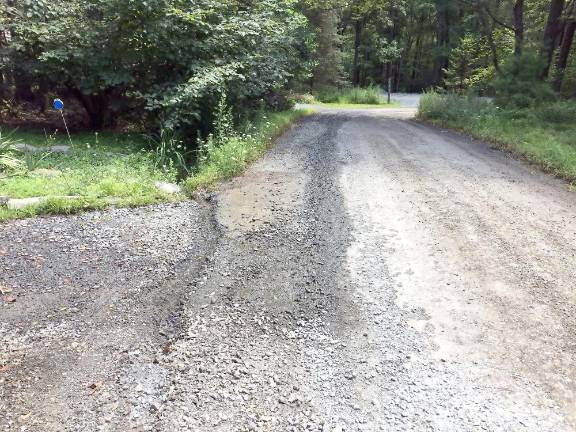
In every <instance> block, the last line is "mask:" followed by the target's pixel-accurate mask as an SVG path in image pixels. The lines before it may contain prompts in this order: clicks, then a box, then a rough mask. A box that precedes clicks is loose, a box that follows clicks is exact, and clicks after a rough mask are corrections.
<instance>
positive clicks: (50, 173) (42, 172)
mask: <svg viewBox="0 0 576 432" xmlns="http://www.w3.org/2000/svg"><path fill="white" fill-rule="evenodd" d="M32 174H36V175H39V176H42V177H48V178H54V177H58V176H60V175H62V171H59V170H55V169H48V168H38V169H35V170H34V171H32Z"/></svg>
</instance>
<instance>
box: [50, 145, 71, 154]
mask: <svg viewBox="0 0 576 432" xmlns="http://www.w3.org/2000/svg"><path fill="white" fill-rule="evenodd" d="M50 150H51V151H52V152H54V153H64V154H67V153H70V146H67V145H55V146H52V147H50Z"/></svg>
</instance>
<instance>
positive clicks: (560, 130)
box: [418, 93, 576, 183]
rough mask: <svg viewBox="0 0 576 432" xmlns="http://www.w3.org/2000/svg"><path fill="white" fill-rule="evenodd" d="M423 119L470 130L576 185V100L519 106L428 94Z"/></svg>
mask: <svg viewBox="0 0 576 432" xmlns="http://www.w3.org/2000/svg"><path fill="white" fill-rule="evenodd" d="M418 116H419V118H421V119H423V120H427V121H431V122H433V123H435V124H437V125H440V126H443V127H448V128H452V129H456V130H460V131H463V132H466V133H468V134H470V135H472V136H474V137H476V138H480V139H484V140H487V141H489V142H492V143H494V144H495V145H497V146H498V147H500V148H503V149H505V150H507V151H511V152H513V153H515V154H518V155H521V156H523V157H524V158H526V159H527V160H529V161H530V162H532V163H535V164H537V165H539V166H540V167H542V168H544V169H545V170H547V171H549V172H552V173H554V174H556V175H558V176H559V177H562V178H564V179H566V180H568V181H570V182H572V183H576V102H574V101H555V102H546V103H544V102H542V103H534V104H532V105H531V106H528V107H524V108H518V107H513V106H506V105H502V104H499V103H498V102H495V103H493V102H491V101H486V100H482V99H479V98H472V97H466V96H459V95H454V94H445V95H441V94H437V93H428V94H425V95H423V97H422V99H421V101H420V107H419V111H418Z"/></svg>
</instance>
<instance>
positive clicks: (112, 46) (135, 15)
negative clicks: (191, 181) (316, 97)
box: [6, 0, 309, 132]
mask: <svg viewBox="0 0 576 432" xmlns="http://www.w3.org/2000/svg"><path fill="white" fill-rule="evenodd" d="M6 28H7V29H9V31H10V32H11V33H12V34H13V35H14V37H13V38H12V41H11V43H10V45H9V46H8V48H7V50H6V54H7V57H6V58H8V59H9V65H8V67H11V68H16V69H17V70H18V71H19V73H21V74H22V76H23V77H25V78H26V80H27V81H28V82H30V83H32V84H33V85H34V86H36V85H38V86H40V87H41V88H46V89H48V88H49V89H50V90H53V91H54V90H61V91H65V92H66V93H71V94H73V95H74V96H75V97H76V98H78V100H80V101H81V103H82V104H83V105H84V107H85V108H86V110H87V111H88V114H89V115H90V119H91V121H92V126H93V127H95V128H100V127H102V126H107V125H113V124H114V122H115V120H116V119H117V118H118V116H120V115H122V116H123V117H125V118H128V119H130V118H132V119H133V120H136V119H138V120H142V113H145V116H144V120H145V122H146V125H147V127H148V128H151V129H154V128H158V129H160V128H161V127H164V128H167V129H170V130H172V131H177V130H178V129H185V132H189V131H190V129H195V128H200V129H202V128H203V127H204V126H205V125H206V124H207V123H208V122H209V120H210V119H209V118H206V113H211V112H212V109H211V107H213V105H214V104H215V103H216V102H217V96H218V94H219V93H220V92H221V91H222V89H227V91H228V94H229V96H230V100H231V102H232V103H233V104H234V105H235V106H237V107H240V106H242V107H244V106H251V104H258V103H259V101H260V100H261V99H262V98H264V97H265V96H267V95H269V94H270V93H274V92H278V91H280V89H282V88H283V87H284V86H285V85H286V84H287V83H288V81H289V80H291V79H293V78H295V77H297V76H299V74H305V72H306V71H305V70H303V69H302V65H301V62H300V61H299V58H300V53H301V51H300V48H301V46H302V45H303V44H304V43H305V42H304V41H305V39H306V38H307V37H308V36H307V35H308V33H309V32H308V31H307V29H306V20H305V18H304V17H303V16H302V15H301V14H299V13H298V12H296V11H295V9H294V7H293V2H292V0H262V1H258V2H254V3H253V4H251V5H250V6H248V7H246V5H245V4H244V2H239V1H236V0H224V1H218V2H216V1H213V0H192V1H190V0H148V1H146V2H141V1H126V0H63V1H60V2H48V1H45V0H30V1H27V2H16V5H15V6H14V7H13V8H12V9H11V12H10V20H9V21H8V23H7V24H6ZM206 106H207V107H208V109H206V108H205V107H206ZM133 113H135V114H136V115H134V116H133ZM132 116H133V117H132Z"/></svg>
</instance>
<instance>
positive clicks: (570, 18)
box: [553, 0, 576, 92]
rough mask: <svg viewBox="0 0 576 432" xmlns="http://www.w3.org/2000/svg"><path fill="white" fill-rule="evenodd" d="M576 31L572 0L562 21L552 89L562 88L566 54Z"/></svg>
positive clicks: (574, 5)
mask: <svg viewBox="0 0 576 432" xmlns="http://www.w3.org/2000/svg"><path fill="white" fill-rule="evenodd" d="M575 32H576V0H573V1H572V2H571V4H570V7H569V8H568V12H567V15H566V20H565V22H564V31H563V33H562V42H561V43H560V51H559V53H558V62H557V63H556V76H555V77H554V81H553V87H554V90H556V91H557V92H559V91H560V90H561V89H562V82H563V80H564V75H565V72H566V66H567V65H568V56H569V55H570V51H571V49H572V43H573V41H574V33H575Z"/></svg>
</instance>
